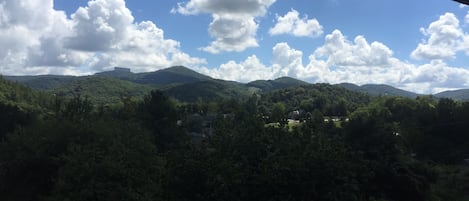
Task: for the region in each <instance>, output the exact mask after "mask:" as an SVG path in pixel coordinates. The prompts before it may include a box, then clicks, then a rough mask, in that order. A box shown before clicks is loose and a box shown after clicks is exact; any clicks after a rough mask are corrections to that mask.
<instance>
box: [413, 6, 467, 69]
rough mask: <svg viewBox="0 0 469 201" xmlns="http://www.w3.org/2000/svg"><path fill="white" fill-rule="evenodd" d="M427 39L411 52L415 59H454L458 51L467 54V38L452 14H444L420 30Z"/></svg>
mask: <svg viewBox="0 0 469 201" xmlns="http://www.w3.org/2000/svg"><path fill="white" fill-rule="evenodd" d="M421 32H422V33H423V34H424V35H425V36H426V37H428V39H427V40H424V41H422V42H421V43H420V44H419V45H418V46H417V48H416V49H415V50H414V51H413V52H412V54H411V56H412V57H413V58H415V59H427V60H440V59H449V58H454V57H455V55H456V53H457V52H459V51H466V52H469V51H468V49H469V44H468V43H467V42H465V40H467V38H468V37H469V36H468V35H467V34H466V33H464V31H463V30H462V29H461V27H460V25H459V20H458V18H457V17H456V16H455V15H454V14H453V13H445V14H444V15H441V16H440V18H439V19H438V20H437V21H435V22H432V23H431V24H430V25H429V26H428V28H426V29H425V28H421Z"/></svg>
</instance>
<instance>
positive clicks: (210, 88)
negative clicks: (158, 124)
mask: <svg viewBox="0 0 469 201" xmlns="http://www.w3.org/2000/svg"><path fill="white" fill-rule="evenodd" d="M164 92H165V94H167V95H168V96H172V97H175V98H176V99H178V100H180V101H183V102H196V101H198V100H204V101H213V100H216V99H220V98H245V97H248V96H249V94H250V92H249V91H248V89H247V88H246V87H245V86H244V85H242V84H239V83H235V82H228V81H219V80H214V81H202V82H197V83H190V84H183V85H179V86H175V87H171V88H169V89H166V90H165V91H164Z"/></svg>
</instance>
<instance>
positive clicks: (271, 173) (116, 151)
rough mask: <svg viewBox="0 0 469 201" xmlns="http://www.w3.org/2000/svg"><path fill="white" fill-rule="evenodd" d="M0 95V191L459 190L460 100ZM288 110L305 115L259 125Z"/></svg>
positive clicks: (76, 195) (463, 130)
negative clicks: (103, 101) (20, 98)
mask: <svg viewBox="0 0 469 201" xmlns="http://www.w3.org/2000/svg"><path fill="white" fill-rule="evenodd" d="M9 84H11V83H9ZM0 86H1V85H0ZM322 89H323V90H322ZM15 90H23V89H15ZM24 90H26V89H24ZM296 90H298V91H296ZM302 90H303V92H301V91H302ZM292 91H294V92H292ZM19 93H21V92H19ZM34 93H35V92H32V94H34ZM4 100H5V99H3V100H2V101H1V103H0V108H2V110H0V111H1V113H0V119H1V120H2V121H1V122H0V124H1V127H0V128H1V129H0V132H1V133H0V138H1V140H0V141H1V142H0V200H6V201H9V200H11V201H16V200H21V201H29V200H31V201H32V200H40V201H42V200H44V201H59V200H60V201H62V200H73V201H75V200H76V201H80V200H84V201H85V200H86V201H88V200H109V201H111V200H112V201H115V200H126V201H128V200H139V201H140V200H168V201H169V200H191V201H193V200H204V201H205V200H243V201H244V200H257V201H261V200H269V201H270V200H363V201H378V200H379V201H384V200H386V201H394V200H396V201H406V200H409V201H418V200H434V201H437V200H455V201H458V200H461V201H463V200H468V199H469V195H468V193H467V192H469V183H467V181H468V179H469V170H468V168H467V166H464V164H463V163H464V159H466V158H469V144H468V143H469V134H468V130H469V104H468V103H464V102H455V101H452V100H449V99H441V100H434V99H432V98H429V97H421V98H417V99H406V98H396V97H379V98H370V97H368V96H366V95H363V94H360V95H354V94H352V93H349V92H347V91H339V92H335V91H334V89H333V88H330V87H329V85H324V86H322V88H319V89H318V88H315V89H314V90H310V89H305V88H297V89H289V90H283V91H282V90H281V91H276V92H273V93H271V94H266V95H262V96H258V95H253V96H251V97H250V98H248V99H245V100H239V99H229V100H217V101H213V102H204V101H198V102H195V103H186V104H182V103H178V102H177V101H175V100H174V99H172V98H170V97H167V96H166V95H165V94H163V93H162V92H160V91H153V92H151V93H150V94H148V95H147V96H145V98H144V99H143V100H141V101H135V100H132V99H128V98H125V97H123V98H122V103H121V104H120V105H118V106H110V107H104V106H96V105H93V104H92V103H91V102H90V101H89V100H88V99H87V98H86V97H82V96H80V95H76V96H75V97H74V98H72V99H59V98H57V97H53V96H52V97H50V98H49V99H48V101H49V102H48V104H38V105H40V106H41V107H43V109H42V110H30V109H24V108H23V107H19V106H18V105H15V104H12V103H11V102H7V101H4ZM26 102H27V103H29V104H35V103H33V102H29V101H26ZM275 105H277V106H275ZM279 105H283V106H284V107H285V108H284V111H286V112H283V113H281V112H279V113H278V114H274V111H276V110H278V108H277V109H275V107H280V106H279ZM341 107H343V108H342V109H341V110H338V109H334V108H341ZM290 110H303V111H304V113H305V114H306V115H305V117H304V121H302V122H301V123H300V124H298V125H297V126H295V127H293V129H291V128H289V126H288V123H286V124H280V126H267V124H268V123H269V122H271V121H273V120H272V118H273V116H275V115H280V117H279V118H280V119H285V118H286V116H285V115H288V114H287V113H288V111H290ZM337 111H339V112H342V113H338V112H337ZM339 114H340V115H344V116H346V117H347V119H343V120H342V121H341V122H340V123H339V124H338V123H337V122H333V121H324V118H325V116H328V115H339ZM282 115H284V116H282ZM197 118H198V119H199V120H197V121H195V120H194V119H197ZM191 120H192V121H191ZM196 127H197V128H198V129H194V128H196ZM201 127H205V128H209V130H211V131H212V132H207V133H203V131H201V130H204V129H201ZM195 130H197V132H202V133H203V134H204V136H205V137H204V139H203V140H202V141H195V140H194V136H193V135H190V133H193V132H195Z"/></svg>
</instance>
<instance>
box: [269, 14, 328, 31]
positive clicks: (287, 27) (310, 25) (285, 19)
mask: <svg viewBox="0 0 469 201" xmlns="http://www.w3.org/2000/svg"><path fill="white" fill-rule="evenodd" d="M269 33H270V35H279V34H291V35H293V36H297V37H304V36H307V37H318V36H320V35H322V33H323V27H322V26H321V25H320V24H319V22H318V20H317V19H314V18H313V19H308V18H307V16H305V17H304V18H300V14H299V13H298V11H296V10H294V9H292V10H291V11H290V12H288V13H287V14H285V15H284V16H277V24H275V26H274V27H272V28H271V29H270V30H269Z"/></svg>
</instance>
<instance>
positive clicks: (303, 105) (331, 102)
mask: <svg viewBox="0 0 469 201" xmlns="http://www.w3.org/2000/svg"><path fill="white" fill-rule="evenodd" d="M370 99H371V98H370V97H369V96H367V95H365V94H362V93H358V92H352V91H349V90H346V89H344V88H342V87H337V86H333V85H329V84H314V85H307V86H301V87H293V88H287V89H282V90H277V91H273V92H271V93H268V94H265V95H263V96H262V100H261V105H265V106H272V105H273V104H274V103H278V102H282V103H284V104H285V105H286V106H287V108H286V110H287V111H288V112H290V111H293V110H302V111H304V113H308V112H313V111H314V110H319V111H320V112H322V113H323V114H324V115H326V116H345V115H346V114H347V113H348V112H350V111H353V110H355V109H356V108H357V107H359V106H363V105H366V104H367V103H368V102H369V101H370Z"/></svg>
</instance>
